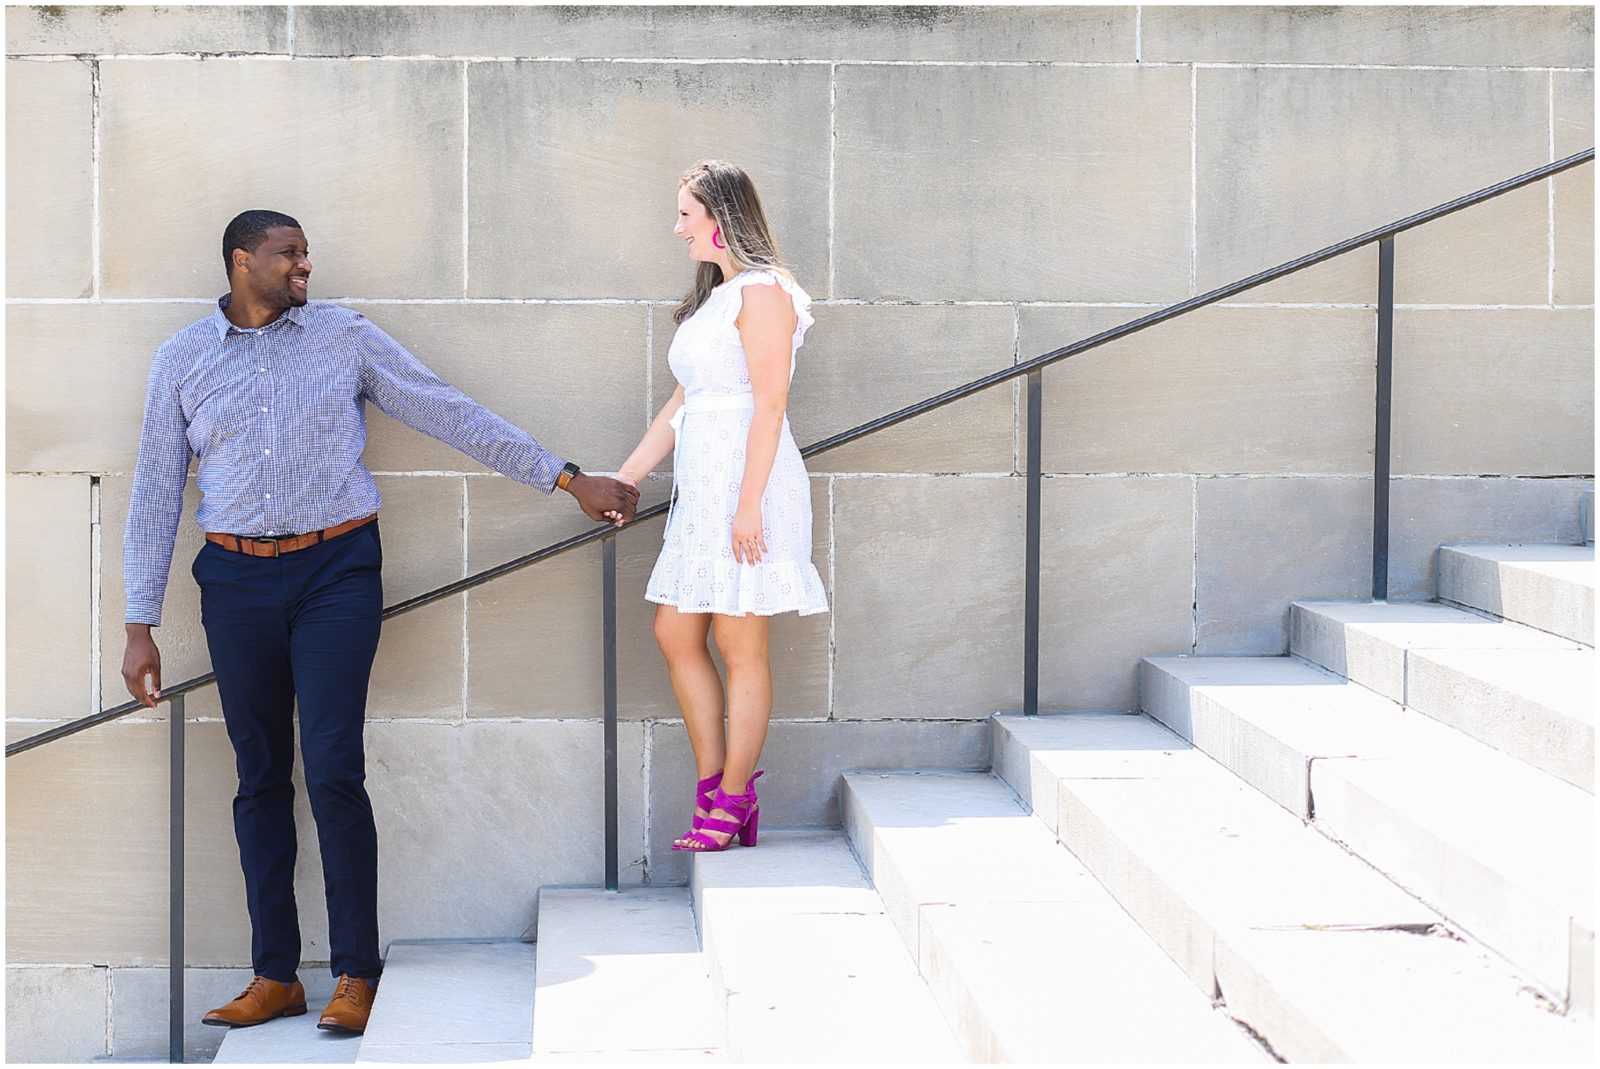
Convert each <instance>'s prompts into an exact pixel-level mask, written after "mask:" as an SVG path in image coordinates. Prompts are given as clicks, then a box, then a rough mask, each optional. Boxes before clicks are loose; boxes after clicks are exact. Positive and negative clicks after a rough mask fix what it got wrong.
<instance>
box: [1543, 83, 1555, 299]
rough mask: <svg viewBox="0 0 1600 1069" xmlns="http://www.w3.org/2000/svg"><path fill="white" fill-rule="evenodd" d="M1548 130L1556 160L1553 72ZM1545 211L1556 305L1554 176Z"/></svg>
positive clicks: (1551, 294) (1552, 295)
mask: <svg viewBox="0 0 1600 1069" xmlns="http://www.w3.org/2000/svg"><path fill="white" fill-rule="evenodd" d="M1549 82H1550V86H1549V91H1550V100H1549V109H1548V110H1549V132H1550V162H1551V163H1554V162H1555V161H1556V76H1555V72H1554V71H1551V72H1550V74H1549ZM1544 194H1545V211H1546V218H1547V220H1548V223H1549V233H1548V238H1549V258H1550V272H1549V278H1548V280H1547V285H1548V293H1549V297H1550V307H1551V308H1554V307H1555V306H1556V182H1555V179H1554V178H1551V179H1550V181H1548V182H1546V183H1545V184H1544Z"/></svg>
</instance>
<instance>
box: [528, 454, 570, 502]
mask: <svg viewBox="0 0 1600 1069" xmlns="http://www.w3.org/2000/svg"><path fill="white" fill-rule="evenodd" d="M545 459H546V460H547V461H548V463H549V465H550V466H549V468H548V469H547V470H548V471H549V472H550V476H549V478H548V479H541V480H539V481H538V482H535V483H529V484H528V485H529V486H532V487H533V488H534V489H535V490H543V491H544V492H545V493H547V494H553V493H555V492H556V483H557V482H558V481H559V480H560V478H561V469H562V468H564V467H566V466H567V462H566V460H565V458H563V457H558V456H556V455H555V454H554V453H549V452H547V453H545Z"/></svg>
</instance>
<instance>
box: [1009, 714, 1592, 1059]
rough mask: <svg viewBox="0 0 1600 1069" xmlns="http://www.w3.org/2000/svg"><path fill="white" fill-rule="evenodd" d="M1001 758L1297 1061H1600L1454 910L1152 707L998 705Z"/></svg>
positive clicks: (1235, 1007) (1174, 946)
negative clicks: (1040, 709) (1138, 712)
mask: <svg viewBox="0 0 1600 1069" xmlns="http://www.w3.org/2000/svg"><path fill="white" fill-rule="evenodd" d="M995 729H996V736H995V763H996V769H997V770H998V771H1000V772H1001V773H1002V775H1003V776H1004V777H1005V778H1006V779H1007V780H1008V782H1010V783H1011V784H1012V786H1013V787H1014V788H1016V790H1017V791H1018V793H1019V794H1020V795H1021V796H1022V797H1023V798H1024V799H1036V800H1042V799H1045V798H1049V797H1051V796H1054V799H1055V801H1054V803H1053V804H1051V805H1048V806H1041V805H1038V804H1037V803H1036V804H1035V815H1036V816H1038V817H1040V818H1041V819H1043V820H1044V821H1045V822H1046V827H1047V828H1049V829H1050V830H1051V831H1054V832H1055V833H1056V834H1057V835H1058V836H1059V837H1060V839H1061V843H1062V845H1063V846H1065V847H1066V848H1067V849H1069V850H1071V851H1072V852H1073V853H1074V854H1075V855H1076V856H1077V857H1078V858H1079V859H1080V860H1082V861H1083V863H1084V865H1085V866H1086V867H1087V868H1088V869H1089V871H1090V872H1091V873H1093V875H1094V876H1095V877H1096V878H1097V879H1098V880H1099V881H1100V882H1101V883H1102V884H1103V885H1104V886H1105V887H1106V889H1107V890H1109V891H1110V892H1111V893H1112V895H1113V896H1114V897H1115V898H1116V899H1117V901H1118V902H1119V903H1121V904H1122V906H1123V908H1124V909H1126V910H1127V911H1128V912H1129V913H1130V914H1131V915H1132V916H1133V917H1134V919H1135V920H1137V921H1138V922H1139V923H1140V925H1141V926H1142V927H1143V928H1144V929H1145V931H1147V932H1148V933H1150V935H1151V936H1152V937H1153V938H1154V939H1155V940H1156V942H1157V943H1159V944H1160V945H1161V947H1162V948H1163V949H1164V950H1166V952H1167V953H1168V955H1170V956H1171V957H1172V958H1173V960H1174V961H1176V962H1178V964H1179V965H1180V966H1181V967H1182V968H1183V970H1184V971H1185V973H1187V974H1188V976H1189V977H1190V979H1191V980H1192V981H1193V982H1194V983H1195V984H1196V985H1197V986H1198V987H1199V988H1200V990H1201V992H1202V993H1204V994H1207V995H1210V996H1212V997H1219V998H1221V999H1222V1001H1223V1002H1224V1004H1225V1005H1226V1006H1227V1007H1228V1012H1229V1013H1230V1014H1231V1015H1232V1016H1233V1017H1234V1018H1235V1019H1237V1020H1239V1021H1241V1022H1242V1023H1244V1024H1245V1025H1247V1026H1248V1027H1249V1028H1250V1029H1251V1030H1252V1031H1253V1032H1255V1033H1256V1034H1257V1035H1258V1036H1260V1037H1261V1038H1262V1039H1263V1040H1264V1041H1265V1042H1266V1043H1267V1044H1268V1045H1269V1046H1270V1047H1271V1049H1272V1050H1273V1051H1274V1052H1275V1053H1276V1054H1277V1055H1278V1056H1280V1057H1282V1058H1284V1059H1286V1060H1289V1061H1358V1062H1366V1061H1371V1062H1419V1061H1421V1062H1440V1061H1466V1062H1516V1063H1519V1064H1528V1063H1536V1062H1543V1061H1574V1060H1576V1061H1583V1062H1588V1061H1591V1060H1592V1056H1593V1053H1594V1051H1593V1034H1592V1029H1591V1028H1589V1027H1588V1025H1587V1023H1586V1022H1581V1021H1577V1020H1574V1019H1572V1018H1568V1017H1563V1016H1560V1015H1559V1014H1558V1013H1557V1012H1554V1010H1555V1008H1554V1007H1552V1006H1551V1004H1550V1002H1549V1001H1548V1000H1547V999H1545V998H1544V997H1542V996H1540V995H1539V994H1537V993H1536V992H1535V991H1533V990H1532V989H1531V988H1529V987H1528V985H1527V984H1526V983H1525V982H1523V981H1522V980H1521V978H1520V977H1518V976H1517V975H1516V974H1515V973H1513V972H1512V971H1511V970H1509V969H1508V968H1507V967H1506V965H1505V964H1504V962H1503V961H1502V960H1501V959H1500V958H1499V957H1498V956H1496V955H1494V954H1492V953H1491V952H1490V951H1488V950H1485V949H1483V948H1481V947H1478V946H1476V945H1473V944H1469V943H1466V942H1463V941H1461V940H1460V939H1459V938H1458V937H1455V936H1454V935H1453V933H1451V932H1450V931H1449V927H1448V925H1447V924H1445V922H1444V919H1443V918H1442V917H1441V916H1439V914H1438V913H1436V912H1435V911H1433V910H1431V909H1429V908H1428V907H1426V906H1424V905H1423V904H1422V903H1420V902H1418V901H1417V900H1416V899H1415V898H1413V897H1411V896H1410V895H1408V894H1406V893H1405V892H1403V891H1402V890H1400V889H1399V888H1398V887H1396V886H1395V885H1394V884H1393V883H1392V882H1390V881H1389V880H1388V879H1386V878H1385V877H1384V876H1383V875H1382V874H1380V873H1378V872H1376V871H1375V870H1373V869H1372V868H1371V867H1370V866H1368V865H1366V864H1365V863H1364V862H1362V861H1361V860H1360V859H1358V858H1355V857H1352V856H1351V855H1350V854H1349V853H1347V852H1346V851H1345V850H1343V849H1342V848H1341V847H1340V846H1338V845H1337V844H1336V843H1333V842H1331V841H1330V840H1329V839H1327V838H1326V837H1325V836H1323V835H1322V834H1321V833H1320V832H1318V831H1317V830H1315V829H1313V828H1310V827H1307V826H1306V825H1305V824H1304V823H1303V822H1302V821H1300V820H1298V819H1296V818H1295V817H1294V816H1293V815H1291V814H1290V813H1288V812H1285V811H1284V809H1283V808H1282V807H1280V806H1278V805H1276V804H1275V803H1273V802H1272V801H1270V800H1269V799H1267V798H1265V797H1263V796H1262V794H1261V793H1260V792H1258V791H1257V790H1255V788H1253V787H1251V786H1250V785H1249V784H1246V783H1245V782H1243V781H1242V780H1241V779H1239V777H1237V776H1235V775H1234V774H1233V773H1231V772H1229V771H1228V770H1227V769H1225V768H1223V767H1222V766H1221V765H1219V764H1218V763H1217V762H1215V761H1213V760H1211V759H1210V758H1209V757H1207V756H1206V755H1205V754H1204V753H1202V752H1200V751H1199V750H1197V749H1195V748H1194V747H1193V746H1191V745H1190V744H1189V743H1188V742H1187V741H1186V740H1184V739H1182V738H1180V737H1179V736H1178V735H1176V734H1174V733H1173V732H1172V731H1170V730H1169V729H1167V728H1166V727H1165V726H1163V725H1162V724H1159V723H1157V722H1156V721H1154V720H1152V719H1149V718H1148V717H1143V716H1129V715H1115V714H1112V715H1106V714H1098V715H1095V714H1090V715H1070V714H1069V715H1059V716H1047V717H1034V718H1026V717H1015V716H1002V717H996V718H995Z"/></svg>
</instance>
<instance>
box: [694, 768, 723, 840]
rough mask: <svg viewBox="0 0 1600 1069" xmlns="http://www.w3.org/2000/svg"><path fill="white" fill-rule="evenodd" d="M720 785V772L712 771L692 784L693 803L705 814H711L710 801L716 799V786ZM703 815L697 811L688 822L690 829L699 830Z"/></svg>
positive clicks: (703, 818) (703, 819)
mask: <svg viewBox="0 0 1600 1069" xmlns="http://www.w3.org/2000/svg"><path fill="white" fill-rule="evenodd" d="M720 786H722V773H721V772H713V773H711V775H709V776H707V777H706V778H705V779H703V780H701V781H700V782H699V783H696V784H695V785H694V805H695V808H696V809H704V810H705V811H706V816H710V815H711V803H712V802H714V801H715V800H716V797H717V793H716V792H717V788H718V787H720ZM705 819H706V818H705V817H703V816H701V815H700V814H699V813H696V814H695V815H694V819H693V820H691V821H690V822H689V830H690V831H699V830H700V825H701V824H703V823H705Z"/></svg>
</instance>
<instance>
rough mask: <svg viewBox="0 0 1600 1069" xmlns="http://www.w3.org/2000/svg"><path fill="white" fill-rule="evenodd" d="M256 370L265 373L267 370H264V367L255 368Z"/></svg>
mask: <svg viewBox="0 0 1600 1069" xmlns="http://www.w3.org/2000/svg"><path fill="white" fill-rule="evenodd" d="M256 370H257V371H265V370H267V369H266V368H264V367H258V368H256Z"/></svg>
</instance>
